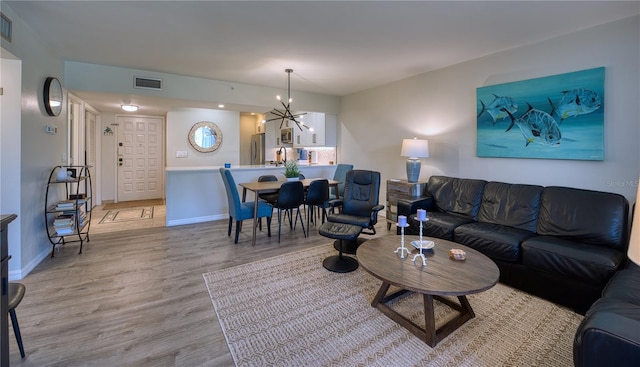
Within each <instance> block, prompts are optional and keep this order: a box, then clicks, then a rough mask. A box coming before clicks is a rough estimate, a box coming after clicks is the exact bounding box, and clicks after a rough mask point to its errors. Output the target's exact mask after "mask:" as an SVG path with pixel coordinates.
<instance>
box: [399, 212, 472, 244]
mask: <svg viewBox="0 0 640 367" xmlns="http://www.w3.org/2000/svg"><path fill="white" fill-rule="evenodd" d="M427 219H428V220H427V221H426V222H425V223H423V228H422V235H423V236H428V237H436V238H442V239H444V240H449V241H453V230H454V229H456V227H458V226H459V225H462V224H465V223H471V222H473V219H471V218H468V217H463V216H460V215H456V214H449V213H443V212H427ZM410 222H412V227H414V226H416V225H417V226H418V227H419V222H418V221H416V220H415V219H414V217H412V218H411V219H410Z"/></svg>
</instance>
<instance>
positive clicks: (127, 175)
mask: <svg viewBox="0 0 640 367" xmlns="http://www.w3.org/2000/svg"><path fill="white" fill-rule="evenodd" d="M117 122H118V129H117V130H118V142H117V145H118V146H117V156H118V158H117V159H118V162H117V165H118V197H117V200H118V201H130V200H145V199H159V198H164V161H163V157H164V149H163V142H164V119H163V118H161V117H129V116H118V118H117Z"/></svg>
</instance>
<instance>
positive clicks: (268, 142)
mask: <svg viewBox="0 0 640 367" xmlns="http://www.w3.org/2000/svg"><path fill="white" fill-rule="evenodd" d="M273 117H275V116H274V115H273V114H271V113H267V114H266V116H265V119H267V120H269V119H270V118H273ZM264 125H265V134H264V146H265V147H266V148H277V147H279V146H280V121H267V122H266V123H265V124H264Z"/></svg>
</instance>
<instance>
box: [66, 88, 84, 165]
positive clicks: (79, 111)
mask: <svg viewBox="0 0 640 367" xmlns="http://www.w3.org/2000/svg"><path fill="white" fill-rule="evenodd" d="M68 96H69V98H67V106H68V111H70V112H69V113H68V114H67V116H68V117H67V123H68V129H67V131H68V133H67V162H68V163H67V164H68V165H70V166H82V165H84V164H85V161H84V149H85V141H84V134H85V133H84V101H83V100H82V99H80V98H78V97H77V96H76V95H74V94H73V93H71V92H69V93H68ZM71 111H73V113H72V112H71ZM72 158H73V159H72Z"/></svg>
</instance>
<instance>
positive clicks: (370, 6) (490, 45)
mask: <svg viewBox="0 0 640 367" xmlns="http://www.w3.org/2000/svg"><path fill="white" fill-rule="evenodd" d="M3 3H8V4H10V7H11V8H12V9H13V10H14V12H15V13H17V14H18V15H19V16H20V17H21V18H22V19H23V20H25V21H26V22H27V23H28V24H29V25H30V27H31V28H32V29H33V31H34V32H35V33H36V34H37V35H38V37H39V38H40V39H41V40H42V42H43V43H44V44H47V45H50V46H51V50H52V51H54V52H55V53H57V54H58V55H60V57H61V58H62V59H63V60H71V61H79V62H87V63H95V64H104V65H111V66H120V67H126V68H135V69H143V70H148V71H156V72H162V73H170V74H177V75H186V76H194V77H201V78H207V79H214V80H220V81H229V82H235V83H244V84H250V85H257V86H267V87H275V88H286V81H287V79H286V78H287V77H286V73H285V72H284V69H286V68H292V69H294V72H293V74H292V75H291V88H292V90H294V91H295V90H301V91H308V92H315V93H322V94H329V95H336V96H345V95H349V94H352V93H355V92H359V91H363V90H366V89H369V88H373V87H376V86H380V85H384V84H386V83H389V82H393V81H396V80H401V79H404V78H408V77H411V76H414V75H418V74H421V73H425V72H428V71H432V70H436V69H440V68H444V67H447V66H450V65H453V64H457V63H460V62H464V61H468V60H472V59H475V58H478V57H481V56H484V55H489V54H492V53H495V52H499V51H502V50H505V49H510V48H514V47H518V46H524V45H527V44H532V43H535V42H539V41H541V40H545V39H549V38H552V37H556V36H558V35H561V34H566V33H571V32H575V31H578V30H580V29H584V28H588V27H592V26H594V25H598V24H603V23H608V22H611V21H614V20H618V19H621V18H625V17H629V16H633V15H637V14H640V2H639V1H637V0H636V1H626V2H614V1H542V2H541V1H509V2H507V1H409V2H399V1H280V2H272V1H195V2H187V1H126V2H123V1H6V0H5V1H3ZM74 93H76V94H77V95H78V96H80V97H81V98H83V99H84V100H86V101H87V102H89V103H90V104H92V105H93V106H94V107H96V108H98V109H101V110H103V111H106V110H111V109H112V108H113V107H112V106H118V105H119V104H122V99H123V96H121V95H108V94H103V93H86V92H81V91H74ZM144 102H145V103H148V104H149V108H150V110H152V109H153V111H155V110H157V111H159V112H166V110H168V109H169V108H171V107H183V106H192V107H213V108H217V107H215V106H205V105H202V104H201V105H199V106H196V105H193V104H192V103H190V102H189V101H169V100H157V99H147V100H145V101H144ZM136 103H139V104H141V103H140V102H138V101H136ZM274 105H275V101H274Z"/></svg>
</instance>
